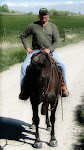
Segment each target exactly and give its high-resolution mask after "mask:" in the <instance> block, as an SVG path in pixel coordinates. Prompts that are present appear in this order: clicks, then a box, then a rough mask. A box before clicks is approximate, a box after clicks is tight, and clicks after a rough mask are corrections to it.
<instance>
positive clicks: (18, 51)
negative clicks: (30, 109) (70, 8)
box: [0, 15, 84, 72]
mask: <svg viewBox="0 0 84 150" xmlns="http://www.w3.org/2000/svg"><path fill="white" fill-rule="evenodd" d="M38 19H39V17H38V15H0V22H1V23H0V72H2V71H4V70H6V69H8V68H9V67H10V66H11V65H14V64H16V63H20V62H22V61H23V60H24V59H25V57H26V50H25V49H24V47H23V45H22V44H21V40H20V34H21V33H22V32H23V30H24V29H25V28H26V27H27V25H28V24H30V23H32V22H34V21H37V20H38ZM49 21H50V22H52V23H55V24H56V25H57V27H58V30H59V34H60V44H59V47H63V46H65V45H67V44H72V43H76V42H79V41H82V40H84V16H56V15H51V16H50V19H49ZM65 31H66V34H65ZM27 40H28V43H29V46H30V47H32V46H31V45H32V42H31V41H32V40H31V36H30V37H28V38H27Z"/></svg>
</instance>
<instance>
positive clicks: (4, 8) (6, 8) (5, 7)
mask: <svg viewBox="0 0 84 150" xmlns="http://www.w3.org/2000/svg"><path fill="white" fill-rule="evenodd" d="M2 11H4V12H9V9H8V5H7V4H3V5H2Z"/></svg>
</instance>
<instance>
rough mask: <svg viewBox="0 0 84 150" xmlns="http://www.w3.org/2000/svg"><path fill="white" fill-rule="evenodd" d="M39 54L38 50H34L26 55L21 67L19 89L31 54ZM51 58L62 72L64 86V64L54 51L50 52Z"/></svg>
mask: <svg viewBox="0 0 84 150" xmlns="http://www.w3.org/2000/svg"><path fill="white" fill-rule="evenodd" d="M39 52H40V50H38V49H36V50H34V52H33V53H31V54H28V55H27V57H26V59H25V60H24V62H23V64H22V67H21V88H22V87H23V82H24V77H25V75H26V69H27V67H28V66H29V65H30V62H31V57H32V55H33V54H35V53H39ZM52 57H53V58H54V59H55V61H56V62H57V63H58V66H59V67H60V69H61V71H62V74H63V79H64V83H65V85H67V82H66V67H65V64H64V62H63V60H62V59H61V57H60V56H59V55H58V54H57V53H56V52H55V51H53V52H52Z"/></svg>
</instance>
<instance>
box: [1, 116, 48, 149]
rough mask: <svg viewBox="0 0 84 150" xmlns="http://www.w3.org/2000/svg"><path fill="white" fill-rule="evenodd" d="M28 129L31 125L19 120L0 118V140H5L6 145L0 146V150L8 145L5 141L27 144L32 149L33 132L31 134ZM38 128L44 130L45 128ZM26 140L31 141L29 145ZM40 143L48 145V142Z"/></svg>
mask: <svg viewBox="0 0 84 150" xmlns="http://www.w3.org/2000/svg"><path fill="white" fill-rule="evenodd" d="M30 127H31V124H28V123H25V122H23V121H21V120H17V119H13V118H6V117H0V139H5V140H6V144H5V145H4V146H3V147H2V146H0V150H3V149H4V147H5V146H7V145H8V143H7V140H13V141H18V142H21V143H23V144H29V145H31V146H32V147H33V143H34V141H35V132H32V130H31V129H30ZM39 128H40V129H42V130H46V129H45V128H41V127H39ZM31 135H34V138H31V137H32V136H31ZM26 140H27V142H26ZM28 140H29V141H31V143H30V142H28ZM42 142H44V143H46V144H47V145H48V142H46V141H42Z"/></svg>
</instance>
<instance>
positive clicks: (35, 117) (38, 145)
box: [32, 104, 42, 148]
mask: <svg viewBox="0 0 84 150" xmlns="http://www.w3.org/2000/svg"><path fill="white" fill-rule="evenodd" d="M32 108H33V122H34V124H35V126H36V133H35V137H36V139H35V142H34V145H33V146H34V148H42V142H41V141H40V138H39V130H38V125H39V116H38V105H35V104H34V106H32Z"/></svg>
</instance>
